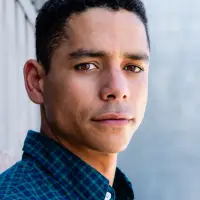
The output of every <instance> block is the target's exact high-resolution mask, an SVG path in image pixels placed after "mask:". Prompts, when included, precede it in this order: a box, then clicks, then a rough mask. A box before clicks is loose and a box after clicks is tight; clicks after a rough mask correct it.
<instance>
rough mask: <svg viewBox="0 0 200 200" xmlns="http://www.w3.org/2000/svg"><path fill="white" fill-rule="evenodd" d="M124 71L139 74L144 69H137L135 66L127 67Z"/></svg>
mask: <svg viewBox="0 0 200 200" xmlns="http://www.w3.org/2000/svg"><path fill="white" fill-rule="evenodd" d="M124 69H125V70H129V71H131V72H134V73H140V72H142V71H144V69H143V68H142V67H138V66H136V65H127V66H126V67H125V68H124Z"/></svg>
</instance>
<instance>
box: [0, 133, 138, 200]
mask: <svg viewBox="0 0 200 200" xmlns="http://www.w3.org/2000/svg"><path fill="white" fill-rule="evenodd" d="M23 151H24V153H23V156H22V160H21V161H19V162H18V163H16V164H15V165H14V166H12V167H11V168H10V169H8V170H7V171H5V172H4V173H2V174H1V175H0V200H114V199H117V200H132V199H134V195H133V190H132V186H131V183H130V182H129V181H128V179H127V178H126V176H125V175H124V174H123V173H122V172H121V171H120V170H119V169H118V168H117V170H116V174H115V180H114V184H113V187H111V186H109V181H108V180H107V179H106V178H105V177H104V176H103V175H101V174H100V173H99V172H98V171H97V170H95V169H94V168H92V167H91V166H90V165H88V164H86V163H85V162H84V161H83V160H81V159H80V158H78V157H77V156H75V155H74V154H72V153H71V152H70V151H68V150H67V149H65V148H63V147H62V146H60V145H59V144H58V143H56V142H55V141H53V140H51V139H49V138H48V137H46V136H43V135H42V134H40V133H37V132H34V131H29V132H28V135H27V137H26V140H25V143H24V147H23Z"/></svg>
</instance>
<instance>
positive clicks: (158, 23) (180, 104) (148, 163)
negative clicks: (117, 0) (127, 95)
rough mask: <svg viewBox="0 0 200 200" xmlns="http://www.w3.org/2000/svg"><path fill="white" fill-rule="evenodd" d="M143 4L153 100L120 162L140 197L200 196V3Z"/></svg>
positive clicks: (165, 0)
mask: <svg viewBox="0 0 200 200" xmlns="http://www.w3.org/2000/svg"><path fill="white" fill-rule="evenodd" d="M144 2H145V4H146V7H147V10H148V16H149V23H150V24H149V25H150V34H151V39H152V55H151V56H152V57H151V66H150V81H149V83H150V91H149V104H148V108H147V113H146V116H145V120H144V123H143V125H142V126H141V128H140V129H139V130H138V131H137V132H136V133H135V135H134V137H133V140H132V142H131V144H130V146H129V148H128V149H127V151H126V152H124V153H123V154H121V157H120V160H119V163H120V166H122V168H123V169H124V170H125V171H126V172H127V173H128V175H129V176H130V178H131V180H132V182H133V186H134V189H135V195H136V199H138V200H140V199H142V200H153V199H154V200H199V198H200V170H199V169H200V112H199V111H200V92H199V88H200V73H199V72H200V71H199V70H200V66H199V65H200V39H199V38H200V1H198V0H175V1H174V0H162V1H158V0H144Z"/></svg>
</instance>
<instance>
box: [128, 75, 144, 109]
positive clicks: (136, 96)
mask: <svg viewBox="0 0 200 200" xmlns="http://www.w3.org/2000/svg"><path fill="white" fill-rule="evenodd" d="M147 96H148V77H147V76H145V75H144V76H141V77H140V79H138V80H136V81H135V82H134V84H132V87H131V97H132V98H131V100H132V101H133V102H134V105H135V109H136V110H138V111H139V110H143V109H144V108H145V107H146V103H147Z"/></svg>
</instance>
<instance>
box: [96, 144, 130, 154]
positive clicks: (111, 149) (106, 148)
mask: <svg viewBox="0 0 200 200" xmlns="http://www.w3.org/2000/svg"><path fill="white" fill-rule="evenodd" d="M128 144H129V143H125V144H122V143H120V144H119V143H109V144H108V143H104V145H101V146H98V147H97V146H96V147H95V148H93V149H94V150H95V151H98V152H102V153H106V154H116V153H120V152H122V151H124V150H126V148H127V147H128Z"/></svg>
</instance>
